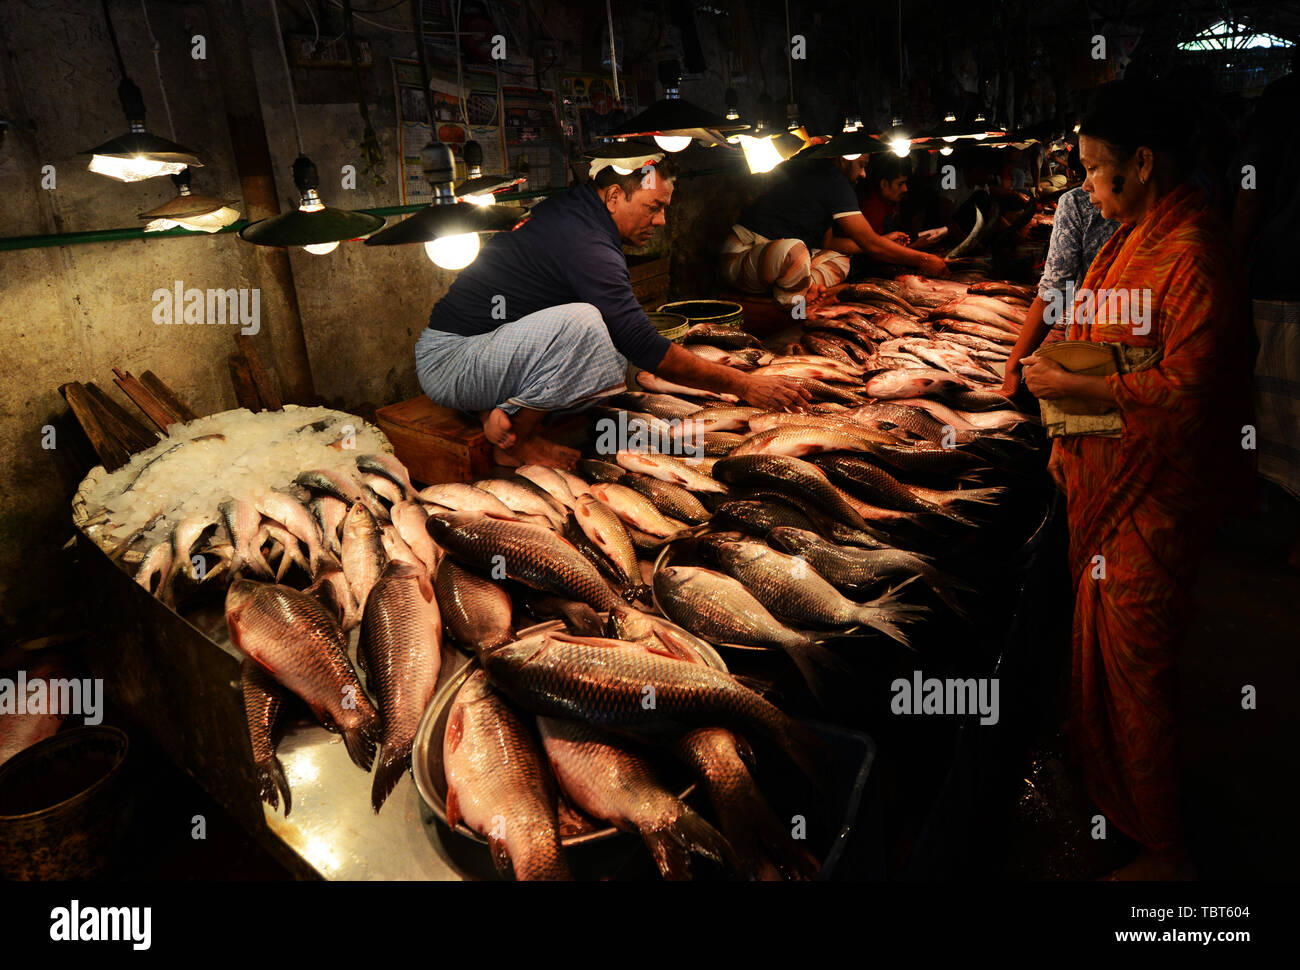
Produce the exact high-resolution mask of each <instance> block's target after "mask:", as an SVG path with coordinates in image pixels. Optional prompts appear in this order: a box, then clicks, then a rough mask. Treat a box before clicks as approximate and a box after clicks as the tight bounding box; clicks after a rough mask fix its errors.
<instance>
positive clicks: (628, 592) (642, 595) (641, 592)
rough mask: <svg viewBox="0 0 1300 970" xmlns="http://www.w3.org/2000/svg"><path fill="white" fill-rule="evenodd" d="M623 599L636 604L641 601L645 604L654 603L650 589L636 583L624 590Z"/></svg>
mask: <svg viewBox="0 0 1300 970" xmlns="http://www.w3.org/2000/svg"><path fill="white" fill-rule="evenodd" d="M623 599H625V600H626V601H627V602H629V603H635V602H636V601H637V600H640V601H641V602H643V603H650V602H653V600H652V599H651V595H650V587H649V586H647V585H646V584H645V583H636V584H634V585H632V586H628V587H627V588H626V589H625V590H623Z"/></svg>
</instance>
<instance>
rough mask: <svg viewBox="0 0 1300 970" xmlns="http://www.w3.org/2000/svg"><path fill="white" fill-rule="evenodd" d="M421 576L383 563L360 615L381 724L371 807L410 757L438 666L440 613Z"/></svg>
mask: <svg viewBox="0 0 1300 970" xmlns="http://www.w3.org/2000/svg"><path fill="white" fill-rule="evenodd" d="M424 581H425V576H424V575H423V574H422V573H421V572H420V570H418V569H416V568H415V567H413V566H408V565H407V564H406V563H402V562H390V563H389V564H388V565H387V566H385V567H384V571H383V573H382V574H381V575H380V577H379V580H378V582H376V583H375V586H374V589H372V590H371V591H370V597H369V598H368V599H367V600H366V612H365V616H364V618H363V619H362V621H361V639H360V641H359V647H358V650H357V657H358V659H359V660H360V661H361V669H362V670H363V671H364V672H365V675H366V682H367V684H369V685H370V688H371V689H372V690H373V691H374V693H375V696H376V697H377V698H378V700H379V710H380V713H381V714H382V715H383V721H384V729H383V736H382V741H381V743H380V745H379V754H378V757H377V758H376V760H377V762H378V767H377V768H376V769H375V781H374V785H373V787H372V788H371V793H370V804H371V805H372V806H373V807H374V810H375V812H376V813H378V812H379V809H380V808H381V807H382V806H383V804H384V800H385V799H387V798H388V796H389V794H390V793H391V792H392V790H393V788H394V787H396V785H397V783H398V781H400V780H401V777H402V773H403V772H404V771H405V770H406V768H407V766H408V765H410V763H411V744H412V742H413V741H414V740H415V729H416V728H417V727H418V726H419V724H420V718H421V717H422V716H423V715H424V709H425V708H426V707H428V706H429V701H430V700H431V699H432V698H433V689H434V687H435V686H436V685H437V683H438V671H439V669H440V668H441V666H442V617H441V616H440V615H439V613H438V604H437V602H436V601H435V600H434V599H433V597H432V595H430V596H429V597H427V598H426V596H425V593H424V591H423V588H422V587H423V585H424Z"/></svg>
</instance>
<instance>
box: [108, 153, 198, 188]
mask: <svg viewBox="0 0 1300 970" xmlns="http://www.w3.org/2000/svg"><path fill="white" fill-rule="evenodd" d="M86 168H88V169H89V170H90V171H92V172H94V173H95V174H96V175H107V176H108V177H109V178H111V179H117V180H118V181H119V182H143V181H144V180H145V179H151V178H157V177H158V176H159V175H176V174H178V173H180V172H183V171H185V163H184V162H160V161H157V160H156V159H152V158H149V157H147V156H145V155H132V156H130V157H129V158H122V157H120V156H118V155H94V156H92V157H91V159H90V164H89V165H87V166H86Z"/></svg>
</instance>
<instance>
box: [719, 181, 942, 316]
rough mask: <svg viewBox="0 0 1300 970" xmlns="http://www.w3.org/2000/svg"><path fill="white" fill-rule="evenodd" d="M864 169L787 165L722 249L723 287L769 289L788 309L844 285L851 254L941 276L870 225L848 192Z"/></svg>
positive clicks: (937, 263)
mask: <svg viewBox="0 0 1300 970" xmlns="http://www.w3.org/2000/svg"><path fill="white" fill-rule="evenodd" d="M865 165H866V159H865V157H859V158H855V159H852V160H850V159H846V158H843V157H835V158H816V159H799V158H794V159H791V160H790V161H788V162H786V163H785V165H783V166H782V167H781V168H780V169H778V170H777V172H776V173H775V174H774V176H773V178H774V179H775V182H774V184H773V185H772V187H771V188H770V189H768V191H767V192H765V193H764V194H763V195H761V196H759V197H758V199H757V200H756V201H755V202H754V203H753V205H751V206H749V208H747V209H746V210H745V211H744V212H742V213H741V215H740V220H739V222H737V224H736V225H735V226H733V227H732V229H731V235H730V236H729V237H728V239H727V241H726V242H725V243H724V244H723V247H722V274H723V277H724V278H725V279H726V280H727V282H728V283H729V284H730V285H732V286H734V287H736V288H737V289H740V290H743V291H745V292H747V293H765V292H768V291H769V290H771V291H772V294H773V296H774V297H775V298H776V301H777V302H778V303H781V304H783V305H785V306H789V305H791V304H793V303H795V302H796V300H798V299H800V298H803V299H806V300H814V299H816V298H817V296H818V295H819V294H820V292H821V291H822V290H823V289H825V288H826V287H828V286H833V285H835V284H836V283H841V282H843V280H844V278H845V277H846V276H847V275H848V272H849V257H850V256H855V255H857V254H858V253H868V254H870V255H871V256H873V257H874V258H875V259H877V260H879V261H880V262H885V263H894V264H899V265H902V266H910V267H912V268H914V269H917V270H919V271H920V272H922V273H924V274H926V275H927V276H944V275H946V274H947V272H948V269H947V266H946V265H945V263H944V261H943V260H942V259H940V258H939V257H938V256H931V255H929V254H928V253H922V252H919V251H917V250H915V249H908V248H907V247H906V246H901V245H899V244H898V243H897V242H894V241H893V240H891V239H888V238H886V237H884V236H881V235H879V234H878V233H877V232H876V231H875V230H874V229H872V228H871V224H870V223H869V222H867V220H866V217H864V216H863V215H862V210H861V208H860V207H859V203H858V197H857V195H856V193H855V192H854V188H853V185H854V183H855V182H856V181H857V180H858V178H860V177H861V175H862V172H863V169H864V167H865Z"/></svg>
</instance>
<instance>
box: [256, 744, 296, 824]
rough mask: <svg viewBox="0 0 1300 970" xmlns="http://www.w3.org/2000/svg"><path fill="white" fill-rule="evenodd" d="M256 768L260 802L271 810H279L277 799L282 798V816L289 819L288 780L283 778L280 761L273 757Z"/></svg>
mask: <svg viewBox="0 0 1300 970" xmlns="http://www.w3.org/2000/svg"><path fill="white" fill-rule="evenodd" d="M256 767H257V789H258V792H259V793H260V794H261V796H262V801H264V802H266V803H267V804H268V805H270V806H271V807H272V808H279V807H280V805H279V797H278V796H280V795H283V796H284V815H285V818H288V817H289V809H290V807H291V806H292V801H291V797H290V794H289V779H288V778H286V777H285V774H284V766H283V765H281V764H280V759H279V758H277V757H276V756H275V755H272V756H271V760H270V761H269V762H267V763H266V764H259V765H257V766H256Z"/></svg>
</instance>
